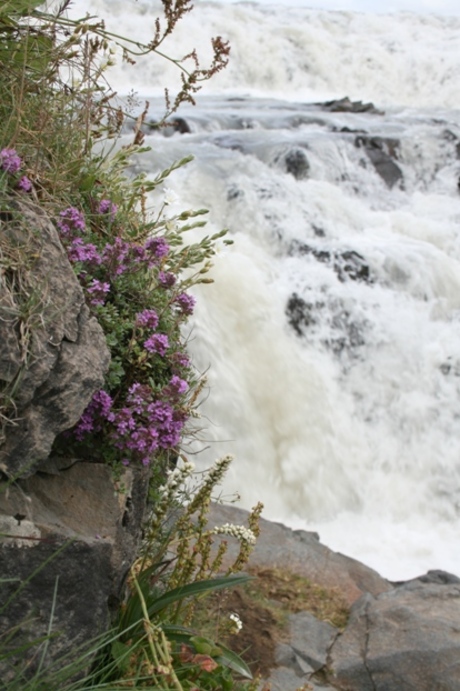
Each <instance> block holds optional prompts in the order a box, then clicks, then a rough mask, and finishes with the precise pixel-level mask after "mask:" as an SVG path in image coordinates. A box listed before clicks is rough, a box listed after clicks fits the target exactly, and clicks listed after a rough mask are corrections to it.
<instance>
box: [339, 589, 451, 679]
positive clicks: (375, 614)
mask: <svg viewBox="0 0 460 691" xmlns="http://www.w3.org/2000/svg"><path fill="white" fill-rule="evenodd" d="M459 622H460V586H459V585H458V584H446V585H444V584H431V583H423V582H421V581H418V582H417V581H413V582H411V583H408V584H407V585H406V586H402V587H399V588H395V589H394V590H391V591H389V592H386V593H382V594H381V595H379V596H378V597H373V596H372V595H369V594H367V595H364V596H363V597H362V598H361V599H360V600H359V601H358V602H357V603H356V604H355V605H354V606H353V608H352V611H351V617H350V621H349V623H348V625H347V627H346V629H345V631H344V633H343V634H342V635H341V636H339V638H338V639H337V641H336V642H335V643H334V645H333V647H332V651H331V655H330V661H329V662H330V667H331V668H332V670H333V677H332V679H333V682H334V683H335V684H337V685H338V686H339V688H342V687H345V688H346V687H350V688H352V689H356V690H357V691H401V690H402V689H404V691H434V689H436V691H458V689H460V625H459Z"/></svg>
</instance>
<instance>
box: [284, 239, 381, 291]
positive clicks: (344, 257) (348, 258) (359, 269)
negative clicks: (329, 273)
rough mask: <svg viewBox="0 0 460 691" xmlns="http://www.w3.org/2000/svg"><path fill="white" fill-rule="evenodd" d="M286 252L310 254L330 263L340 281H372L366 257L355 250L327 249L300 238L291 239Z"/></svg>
mask: <svg viewBox="0 0 460 691" xmlns="http://www.w3.org/2000/svg"><path fill="white" fill-rule="evenodd" d="M288 254H290V255H294V256H296V255H297V256H298V255H311V256H312V257H314V258H315V259H316V260H317V261H319V262H321V263H323V264H330V265H331V266H332V267H333V269H334V271H335V272H336V274H337V276H338V278H339V280H340V281H345V280H347V279H351V280H353V281H363V282H365V283H372V282H373V277H372V275H371V271H370V268H369V264H368V263H367V262H366V259H365V258H364V257H363V256H362V255H361V254H359V252H356V251H355V250H328V249H319V248H318V247H312V246H311V245H308V244H307V243H304V242H301V241H300V240H293V241H292V242H291V244H290V246H289V249H288Z"/></svg>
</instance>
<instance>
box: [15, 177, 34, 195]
mask: <svg viewBox="0 0 460 691" xmlns="http://www.w3.org/2000/svg"><path fill="white" fill-rule="evenodd" d="M18 188H19V189H20V190H22V191H23V192H31V191H32V183H31V182H30V180H29V178H28V177H27V175H23V176H22V178H21V179H20V180H19V182H18Z"/></svg>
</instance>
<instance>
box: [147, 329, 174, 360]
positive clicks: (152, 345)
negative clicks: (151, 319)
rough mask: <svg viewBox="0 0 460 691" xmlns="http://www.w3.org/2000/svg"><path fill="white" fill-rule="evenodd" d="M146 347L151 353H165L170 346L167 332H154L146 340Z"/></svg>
mask: <svg viewBox="0 0 460 691" xmlns="http://www.w3.org/2000/svg"><path fill="white" fill-rule="evenodd" d="M144 348H145V349H146V350H148V351H149V353H158V355H161V356H163V355H165V354H166V351H167V350H168V348H169V339H168V337H167V336H166V334H153V335H152V336H150V338H148V339H147V340H146V341H144Z"/></svg>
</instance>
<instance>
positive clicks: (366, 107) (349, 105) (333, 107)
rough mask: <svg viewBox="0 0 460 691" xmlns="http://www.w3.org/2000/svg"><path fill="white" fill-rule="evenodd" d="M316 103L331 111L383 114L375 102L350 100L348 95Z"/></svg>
mask: <svg viewBox="0 0 460 691" xmlns="http://www.w3.org/2000/svg"><path fill="white" fill-rule="evenodd" d="M315 105H318V106H321V107H322V108H323V109H324V110H328V111H330V112H331V113H371V114H372V115H383V114H384V113H383V111H381V110H378V109H377V108H376V107H375V106H374V104H373V103H363V102H362V101H350V99H349V98H348V96H345V98H339V99H335V100H333V101H326V102H325V103H317V104H315Z"/></svg>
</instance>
